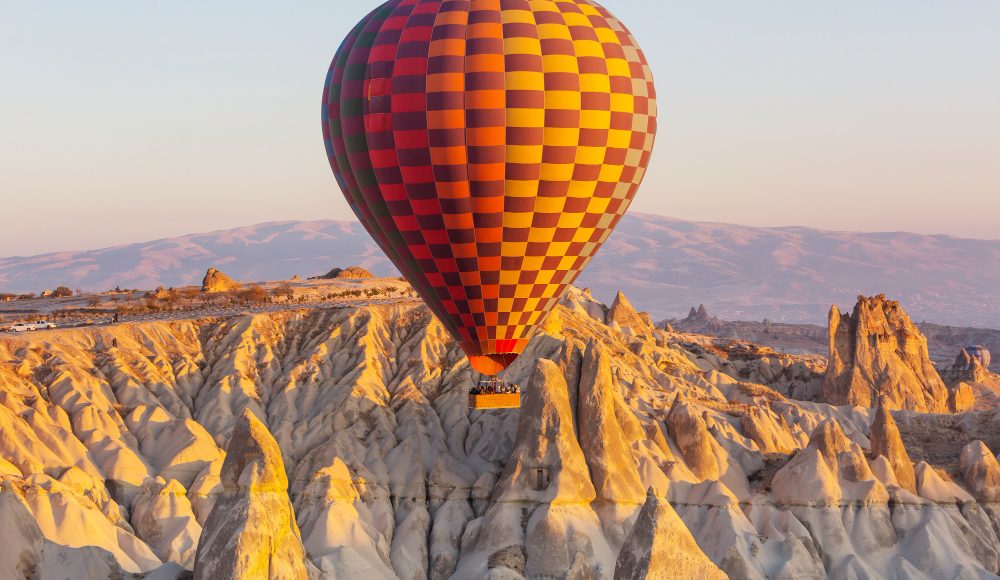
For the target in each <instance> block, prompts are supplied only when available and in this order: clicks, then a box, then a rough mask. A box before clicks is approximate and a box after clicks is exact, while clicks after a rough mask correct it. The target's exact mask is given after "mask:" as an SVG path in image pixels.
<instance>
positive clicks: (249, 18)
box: [0, 0, 1000, 256]
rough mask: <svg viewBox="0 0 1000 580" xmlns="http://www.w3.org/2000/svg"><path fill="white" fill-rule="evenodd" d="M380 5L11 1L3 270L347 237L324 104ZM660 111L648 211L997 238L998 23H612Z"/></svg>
mask: <svg viewBox="0 0 1000 580" xmlns="http://www.w3.org/2000/svg"><path fill="white" fill-rule="evenodd" d="M377 4H378V2H377V1H376V0H356V1H350V2H346V1H343V0H326V1H322V2H319V1H313V0H310V1H301V2H294V3H280V4H279V3H276V2H257V1H239V2H236V1H226V2H211V1H198V2H194V1H178V0H172V1H161V2H144V1H138V0H133V1H126V0H120V1H118V2H109V1H101V0H89V1H87V2H56V1H48V2H44V1H37V2H24V1H20V0H17V1H15V0H0V218H2V219H0V256H7V255H15V254H19V255H25V254H33V253H38V252H43V251H50V250H57V249H84V248H92V247H97V246H104V245H111V244H117V243H123V242H129V241H138V240H146V239H152V238H157V237H163V236H173V235H180V234H185V233H191V232H196V231H204V230H213V229H220V228H227V227H232V226H238V225H246V224H250V223H256V222H262V221H271V220H284V219H318V218H352V217H353V216H352V215H351V214H350V210H349V209H348V207H347V204H346V203H345V202H344V200H343V197H342V196H341V194H340V192H339V190H338V189H337V186H336V182H335V181H334V179H333V177H332V175H331V173H330V170H329V166H328V165H327V161H326V157H325V153H324V150H323V144H322V138H321V134H320V126H319V115H320V113H319V109H320V94H321V90H322V84H323V80H324V76H325V74H326V69H327V65H328V63H329V60H330V58H331V57H332V55H333V53H334V51H335V50H336V48H337V46H338V44H339V43H340V40H341V38H342V37H343V36H344V34H345V33H346V32H347V30H348V29H349V28H350V27H351V26H352V25H353V24H354V23H355V22H356V21H357V20H358V19H360V18H361V17H362V16H363V15H364V14H365V13H367V12H368V11H369V10H370V9H371V8H373V7H374V6H376V5H377ZM605 5H606V6H607V7H608V8H609V9H611V10H612V11H613V12H615V13H616V14H617V15H618V16H619V17H620V18H621V19H622V20H623V21H625V22H626V24H628V25H629V26H630V27H631V28H632V30H633V32H634V33H635V34H636V36H637V37H638V39H639V41H640V43H641V44H642V45H643V47H644V49H645V50H646V53H647V55H648V57H649V60H650V62H651V65H652V67H653V72H654V74H655V75H656V81H657V88H658V90H659V93H660V103H661V129H660V135H659V140H658V143H657V149H656V151H655V154H654V158H653V162H652V165H653V166H652V168H651V171H650V173H649V175H648V177H647V180H646V183H645V185H644V187H643V189H642V190H641V191H640V192H639V195H638V197H637V200H636V203H635V205H634V206H633V209H634V210H635V211H642V212H649V213H658V214H664V215H671V216H675V217H680V218H688V219H698V220H710V221H724V222H735V223H745V224H752V225H807V226H817V227H823V228H830V229H851V230H911V231H918V232H930V233H950V234H954V235H960V236H975V237H990V238H1000V74H998V71H1000V34H998V33H997V31H998V30H1000V2H998V1H996V0H962V1H956V2H939V1H930V0H878V1H874V2H873V1H871V0H845V1H839V2H831V1H823V2H821V1H819V0H780V1H779V0H773V1H771V0H767V1H757V2H748V1H746V0H725V1H723V0H717V1H705V0H685V1H652V0H642V1H640V0H606V2H605Z"/></svg>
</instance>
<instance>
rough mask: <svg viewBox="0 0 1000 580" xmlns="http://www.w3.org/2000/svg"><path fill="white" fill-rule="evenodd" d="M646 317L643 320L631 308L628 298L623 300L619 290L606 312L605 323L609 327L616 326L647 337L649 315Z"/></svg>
mask: <svg viewBox="0 0 1000 580" xmlns="http://www.w3.org/2000/svg"><path fill="white" fill-rule="evenodd" d="M646 316H647V318H646V319H643V317H642V316H640V315H639V313H638V312H636V310H635V308H633V307H632V304H631V303H630V302H629V301H628V298H625V295H624V294H622V292H621V290H619V291H618V294H616V295H615V300H614V302H612V303H611V309H610V310H608V316H607V323H608V324H609V325H611V324H617V325H618V326H620V327H622V328H627V329H629V330H630V331H631V332H633V333H635V334H641V335H647V334H649V327H650V324H649V323H648V316H649V315H648V314H647V315H646Z"/></svg>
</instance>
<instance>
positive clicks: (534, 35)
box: [323, 0, 656, 374]
mask: <svg viewBox="0 0 1000 580" xmlns="http://www.w3.org/2000/svg"><path fill="white" fill-rule="evenodd" d="M323 103H324V106H323V134H324V138H325V140H326V147H327V153H328V155H329V158H330V164H331V165H332V167H333V171H334V173H335V175H336V176H337V180H338V182H339V183H340V186H341V188H342V189H343V191H344V194H345V196H346V197H347V200H348V202H349V203H350V204H351V207H352V208H353V209H354V211H355V213H356V214H357V215H358V218H359V219H360V220H361V223H362V224H364V226H365V228H366V229H367V230H368V232H369V233H370V234H371V235H372V237H374V238H375V240H376V241H377V242H378V244H379V246H381V248H382V249H383V250H384V251H385V253H386V254H387V255H388V256H389V258H390V259H391V260H392V261H393V263H394V264H396V266H397V267H398V268H399V270H400V271H401V273H402V274H403V275H404V276H405V277H406V278H407V279H408V280H409V281H410V282H411V283H412V284H413V287H414V289H415V290H416V291H417V292H418V293H419V294H420V295H421V296H422V297H423V298H424V300H425V301H426V302H427V304H428V305H429V306H430V307H431V308H432V310H433V311H434V313H435V314H436V316H437V317H438V318H439V319H440V320H441V322H442V323H443V324H444V325H445V327H446V328H447V329H448V330H449V331H450V332H451V333H452V334H453V335H454V336H455V338H456V339H457V340H458V341H459V342H460V344H461V346H462V348H463V349H464V350H465V352H466V353H467V354H468V355H469V359H470V361H471V362H472V365H473V366H474V367H475V368H476V369H478V370H479V371H481V372H483V373H486V374H496V373H498V372H500V371H501V370H503V369H504V368H506V367H507V366H508V365H509V364H510V363H511V362H513V360H514V359H515V358H516V356H517V354H518V353H520V352H522V351H523V349H524V347H525V346H526V345H527V342H528V340H529V339H530V338H531V335H532V334H533V332H534V330H535V329H536V328H537V327H538V325H539V324H540V323H541V322H542V321H543V319H544V318H545V316H546V315H547V314H548V312H549V311H550V310H552V308H553V307H554V306H555V305H556V304H557V302H558V301H559V299H560V297H561V296H562V294H563V292H564V290H565V289H566V286H567V285H569V284H571V283H572V282H573V281H574V280H575V279H576V277H577V276H578V275H579V274H580V272H581V271H582V270H583V268H584V267H585V266H586V265H587V263H588V262H589V261H590V259H591V258H592V257H593V256H594V254H595V252H597V250H598V249H599V248H600V247H601V244H603V243H604V241H605V240H606V239H607V238H608V235H609V234H610V233H611V231H612V230H613V229H614V227H615V225H616V224H617V223H618V220H619V219H620V218H621V216H622V215H623V214H624V213H625V210H626V209H627V208H628V206H629V203H630V202H631V200H632V198H633V196H634V195H635V192H636V190H637V189H638V187H639V183H640V182H641V181H642V178H643V174H644V173H645V170H646V165H647V163H648V162H649V156H650V152H651V151H652V148H653V138H654V135H655V133H656V101H655V91H654V89H653V77H652V75H651V73H650V70H649V66H648V65H647V63H646V59H645V57H644V56H643V54H642V51H641V50H640V49H639V46H638V44H637V43H636V42H635V39H634V38H633V37H632V35H631V34H630V33H629V32H628V30H627V29H626V28H625V27H624V26H623V25H622V23H621V22H619V21H618V20H617V19H616V18H615V17H614V16H612V15H611V13H609V12H608V11H607V10H605V9H604V8H603V7H601V6H600V5H598V4H597V3H596V2H591V1H588V0H559V1H553V0H390V1H389V2H386V3H385V4H383V5H382V6H380V7H379V8H377V9H376V10H375V11H374V12H372V13H371V14H369V15H368V16H367V17H366V18H365V19H364V20H362V21H361V22H360V23H358V25H357V26H356V27H355V28H354V29H353V30H352V31H351V33H350V34H349V35H348V37H347V39H345V40H344V43H343V45H342V46H341V47H340V50H339V51H338V52H337V55H336V56H335V57H334V60H333V64H332V65H331V66H330V72H329V75H328V77H327V82H326V88H325V90H324V94H323Z"/></svg>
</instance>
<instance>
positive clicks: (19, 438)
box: [0, 293, 1000, 580]
mask: <svg viewBox="0 0 1000 580" xmlns="http://www.w3.org/2000/svg"><path fill="white" fill-rule="evenodd" d="M606 312H607V309H606V308H604V306H603V305H602V304H600V303H598V302H596V301H595V300H593V298H592V297H588V296H586V295H585V294H583V293H575V294H573V295H572V296H570V299H569V300H568V302H567V304H566V305H565V306H561V307H559V308H558V309H557V311H556V312H555V313H554V316H553V317H551V319H550V320H548V321H547V322H546V325H545V328H544V329H543V331H542V332H540V333H539V335H538V336H537V337H536V338H535V339H534V340H533V341H532V343H531V345H530V346H529V348H528V350H527V352H526V353H525V355H524V356H523V357H521V358H520V359H519V360H518V361H517V362H516V363H515V364H514V365H513V366H512V367H511V369H510V370H509V371H508V374H507V378H509V379H510V380H513V381H516V382H518V383H519V384H521V385H522V386H523V388H524V392H523V406H522V408H521V409H520V410H514V411H486V412H483V411H470V410H469V408H468V406H467V397H466V393H467V390H468V389H469V387H470V386H472V385H473V384H474V383H475V381H476V380H478V375H477V374H476V373H474V372H473V371H472V370H471V369H470V367H469V365H468V361H467V360H466V359H465V358H464V356H463V355H462V353H461V351H460V349H459V348H458V347H457V345H455V344H454V342H453V341H451V340H450V338H449V337H448V336H447V335H446V333H445V331H444V329H443V328H442V327H441V326H440V325H439V324H438V323H437V322H436V321H435V320H434V319H433V317H432V316H431V315H430V314H429V312H428V311H427V310H425V309H424V308H422V307H417V306H414V305H412V304H405V303H401V304H389V305H380V306H371V307H352V308H330V309H315V310H310V309H303V310H299V311H286V312H278V313H270V314H258V315H250V316H239V317H232V318H221V319H201V320H188V321H176V322H155V323H144V324H123V325H118V326H116V327H111V328H93V329H72V330H71V329H65V330H58V331H53V332H44V333H37V334H34V335H31V336H7V337H3V338H0V433H2V434H3V436H2V437H0V524H3V525H4V527H3V529H4V532H5V535H4V542H2V543H0V566H2V568H0V577H15V578H16V577H19V574H20V575H24V572H23V570H29V571H30V570H43V571H44V572H45V573H46V574H48V573H49V572H51V574H53V575H56V574H61V573H62V572H61V571H62V570H64V569H65V568H64V567H60V566H66V565H67V564H66V562H72V563H73V564H72V565H73V566H75V567H76V569H77V570H87V571H88V574H89V571H90V570H93V571H94V575H100V576H99V577H107V576H113V575H120V576H123V577H128V576H129V575H132V574H150V573H156V574H157V575H159V577H177V576H180V575H183V574H184V570H185V569H187V570H191V569H192V566H193V567H194V570H195V571H196V573H197V574H198V575H199V576H213V575H217V576H220V577H225V576H227V575H231V574H237V573H243V571H246V570H250V569H262V568H263V567H264V566H265V565H266V566H267V568H268V570H269V572H268V573H276V571H278V570H281V571H282V572H281V573H282V574H286V573H287V575H288V576H290V577H301V576H302V574H303V573H305V574H307V575H309V574H313V575H316V576H318V577H321V578H366V579H369V580H378V579H383V578H385V579H391V578H407V579H415V578H421V579H422V578H434V579H445V578H456V579H462V578H497V579H499V578H509V579H516V578H527V577H531V578H538V577H555V578H605V579H610V578H612V577H614V575H615V574H616V573H617V572H616V570H621V572H620V573H621V574H623V575H626V577H634V574H640V575H641V574H642V573H643V570H648V569H649V566H653V565H654V564H655V563H657V562H664V561H666V562H675V563H683V565H684V566H689V567H690V569H697V570H701V571H704V572H703V573H704V574H706V575H708V576H709V577H711V574H713V573H714V569H713V566H714V567H715V568H718V569H719V570H722V572H724V573H725V574H727V575H729V576H730V577H734V578H753V579H758V578H759V579H763V578H791V577H796V578H798V577H803V578H826V577H844V578H851V577H883V576H885V575H886V574H889V573H890V571H891V572H892V573H897V574H901V575H904V576H908V577H912V578H941V577H947V578H954V577H988V576H989V575H990V574H995V573H997V572H998V571H1000V564H998V560H1000V540H998V539H997V536H996V532H995V530H996V529H998V528H1000V519H998V514H997V511H996V510H995V509H994V508H992V507H991V506H992V505H993V504H991V503H990V501H991V498H992V497H994V495H993V493H992V492H991V491H990V490H992V489H993V488H994V487H996V486H995V485H994V482H995V480H996V477H995V473H996V471H997V469H996V468H995V458H994V459H993V461H992V462H991V461H990V460H989V458H988V457H987V455H989V456H990V457H992V449H997V448H1000V440H998V437H997V434H996V433H995V429H993V427H992V425H994V424H995V421H996V420H997V416H996V415H995V414H994V412H993V411H984V412H980V413H969V414H968V415H966V416H965V418H963V419H962V421H961V422H959V421H958V419H956V418H955V417H952V416H931V415H922V414H918V413H910V414H906V413H904V414H902V415H897V417H896V420H897V421H898V422H899V429H900V430H902V431H904V437H903V439H902V441H907V439H906V437H905V432H906V431H907V429H909V430H910V431H913V430H918V431H921V432H926V431H927V429H925V428H923V427H922V426H921V424H920V423H919V421H918V419H919V420H920V421H927V422H932V423H933V424H934V425H937V426H938V428H940V429H941V430H942V432H947V433H949V434H950V435H949V436H950V437H952V438H953V440H951V439H950V440H948V442H947V443H948V445H946V446H942V448H941V450H940V451H939V452H940V453H941V454H942V455H941V456H940V457H937V456H933V457H932V456H929V455H928V454H927V453H925V450H922V449H911V448H907V445H908V443H907V444H903V442H902V441H900V442H897V441H895V439H894V438H893V436H892V428H891V427H890V425H889V423H888V420H887V417H883V418H882V420H881V421H882V423H878V418H877V417H876V413H875V412H874V411H872V410H870V409H866V408H859V407H832V406H830V405H827V404H823V403H818V402H814V401H803V400H800V399H798V398H796V397H797V396H798V393H799V391H800V389H789V386H790V383H789V382H787V381H788V378H789V377H792V376H796V375H795V373H796V372H798V371H795V372H793V371H792V370H789V369H792V368H794V367H795V365H797V364H799V363H800V362H802V361H801V360H799V359H796V358H795V357H791V356H790V355H781V356H779V355H777V354H774V355H770V354H769V355H767V356H763V355H761V354H760V353H759V352H757V353H750V354H751V355H752V356H751V355H746V353H743V351H742V350H741V349H736V348H735V347H734V349H732V350H730V351H722V350H719V349H717V347H715V346H713V343H712V341H711V340H708V339H706V340H705V341H701V339H697V338H696V337H691V336H689V335H685V336H683V337H678V336H675V335H669V334H666V333H664V332H663V331H661V330H656V329H650V330H649V335H648V336H638V335H636V334H633V333H629V332H624V331H623V330H621V328H615V327H613V326H609V325H608V324H606V317H605V314H606ZM115 343H117V346H113V344H115ZM741 353H742V354H741ZM745 355H746V356H745ZM758 355H760V356H758ZM762 361H767V362H762ZM765 367H766V368H767V369H768V370H767V371H765V370H764V369H765ZM751 369H752V370H751ZM744 371H746V372H747V373H748V374H747V375H746V376H736V375H739V374H741V373H743V372H744ZM803 372H804V371H803ZM730 373H732V374H730ZM758 381H759V382H758ZM762 382H763V383H767V384H761V383H762ZM790 391H791V392H790ZM978 440H981V441H982V442H983V443H982V445H983V446H982V447H975V448H973V450H972V451H969V452H968V453H964V454H962V455H963V458H964V459H960V458H959V452H960V450H961V449H963V448H964V447H966V446H967V445H968V444H969V443H971V442H973V441H978ZM900 446H902V448H901V449H900ZM883 448H884V451H883V452H879V453H877V454H876V451H878V450H879V449H883ZM904 452H905V453H904ZM906 456H909V457H911V458H912V459H913V460H916V461H917V464H916V465H913V464H912V463H911V464H910V467H911V468H912V469H913V470H914V477H915V485H914V488H915V490H911V489H909V484H908V483H907V482H905V481H900V479H901V478H900V476H899V475H898V473H899V472H900V471H901V470H902V469H903V468H905V463H906V462H907V460H906V459H905V457H906ZM902 479H904V480H905V479H906V477H905V476H904V477H903V478H902ZM286 482H287V489H288V491H287V492H285V491H284V489H285V487H286ZM650 488H652V489H653V490H654V493H653V495H654V496H655V498H656V500H655V501H652V502H651V501H650V500H649V499H648V496H647V494H646V490H648V489H650ZM289 502H290V504H289ZM670 510H673V512H675V513H676V516H677V517H678V518H679V521H678V519H675V518H673V517H671V515H670V514H671V512H670ZM637 521H641V522H647V523H649V526H645V524H643V525H644V527H637V525H636V522H637ZM7 523H10V525H9V526H8V525H7ZM296 525H297V526H298V530H299V533H298V536H296V532H295V526H296ZM685 529H686V532H687V533H686V534H685ZM688 534H689V535H690V538H691V540H689V539H688ZM298 538H301V540H298ZM692 540H693V542H692ZM299 541H301V547H299V543H298V542H299ZM196 545H197V546H198V548H197V549H194V548H193V546H196ZM192 551H194V552H195V553H196V554H197V556H196V558H195V559H194V561H192V558H191V554H192ZM647 552H648V557H649V560H648V564H647V560H646V556H647ZM699 552H700V554H699ZM250 554H262V556H261V561H260V562H250V560H248V559H247V558H249V557H250ZM265 560H266V564H265V563H261V562H264V561H265ZM678 565H680V564H678ZM313 566H314V567H315V569H314V570H313V569H312V568H311V567H313ZM686 569H687V568H686ZM636 571H638V572H636ZM60 577H61V576H60Z"/></svg>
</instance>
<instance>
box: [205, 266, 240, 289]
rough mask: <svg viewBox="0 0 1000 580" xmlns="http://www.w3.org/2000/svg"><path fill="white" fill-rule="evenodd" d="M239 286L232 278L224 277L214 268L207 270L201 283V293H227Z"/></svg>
mask: <svg viewBox="0 0 1000 580" xmlns="http://www.w3.org/2000/svg"><path fill="white" fill-rule="evenodd" d="M237 286H239V285H238V284H237V283H236V282H234V281H233V279H232V278H230V277H229V276H226V275H225V274H223V273H222V272H220V271H218V270H216V269H215V268H209V269H208V271H207V272H205V278H203V279H202V281H201V291H202V292H209V293H211V292H227V291H229V290H232V289H233V288H236V287H237Z"/></svg>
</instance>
